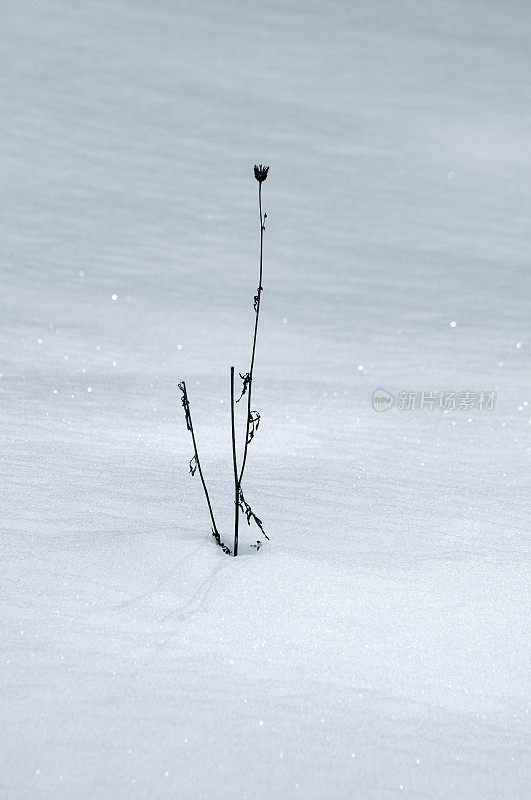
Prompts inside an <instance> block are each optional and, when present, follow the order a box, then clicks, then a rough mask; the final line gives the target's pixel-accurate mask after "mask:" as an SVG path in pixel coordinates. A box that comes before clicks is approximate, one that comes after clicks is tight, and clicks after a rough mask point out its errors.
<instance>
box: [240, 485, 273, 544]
mask: <svg viewBox="0 0 531 800" xmlns="http://www.w3.org/2000/svg"><path fill="white" fill-rule="evenodd" d="M238 502H239V505H240V508H241V510H242V511H243V513H244V514H245V516H246V517H247V524H248V525H250V524H251V520H254V522H255V523H256V525H258V527H259V528H260V530H261V531H262V533H263V535H264V536H265V538H266V539H267V541H269V536H268V535H267V533H266V532H265V530H264V528H263V526H262V520H261V519H260V518H259V517H257V516H256V514H255V513H254V511H253V510H252V508H251V506H250V505H249V503H248V502H247V500H246V499H245V497H244V496H243V492H242V490H241V488H240V490H239V494H238Z"/></svg>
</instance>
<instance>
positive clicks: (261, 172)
mask: <svg viewBox="0 0 531 800" xmlns="http://www.w3.org/2000/svg"><path fill="white" fill-rule="evenodd" d="M268 172H269V167H263V166H262V165H261V164H255V165H254V177H255V178H256V180H257V181H258V183H263V181H265V179H266V178H267V173H268Z"/></svg>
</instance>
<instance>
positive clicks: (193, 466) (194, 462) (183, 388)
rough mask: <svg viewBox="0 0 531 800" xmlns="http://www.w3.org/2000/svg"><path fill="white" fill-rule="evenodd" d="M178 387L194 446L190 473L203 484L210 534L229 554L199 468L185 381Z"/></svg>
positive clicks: (228, 553) (199, 463)
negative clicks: (210, 524)
mask: <svg viewBox="0 0 531 800" xmlns="http://www.w3.org/2000/svg"><path fill="white" fill-rule="evenodd" d="M179 389H180V390H181V392H182V397H181V404H182V407H183V409H184V419H185V421H186V427H187V429H188V430H189V431H190V433H191V435H192V444H193V447H194V455H193V456H192V458H191V460H190V472H191V473H192V475H195V472H196V470H197V471H198V472H199V477H200V478H201V483H202V484H203V491H204V492H205V498H206V501H207V505H208V511H209V513H210V520H211V522H212V536H213V537H214V539H215V540H216V542H217V543H218V544H219V546H220V547H221V549H222V550H223V552H224V553H227V555H230V550H229V548H228V547H227V546H226V545H225V544H223V542H222V541H221V536H220V535H219V531H218V529H217V526H216V520H215V519H214V512H213V511H212V503H211V502H210V497H209V495H208V489H207V486H206V483H205V478H204V475H203V470H202V469H201V462H200V461H199V453H198V452H197V443H196V441H195V433H194V426H193V424H192V414H191V412H190V401H189V400H188V393H187V391H186V383H185V382H184V381H181V383H180V384H179Z"/></svg>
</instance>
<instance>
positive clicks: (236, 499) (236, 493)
mask: <svg viewBox="0 0 531 800" xmlns="http://www.w3.org/2000/svg"><path fill="white" fill-rule="evenodd" d="M230 421H231V428H232V461H233V465H234V547H233V551H232V552H233V555H234V556H237V555H238V525H239V520H240V507H239V500H240V481H239V479H238V464H237V462H236V429H235V425H234V367H231V368H230Z"/></svg>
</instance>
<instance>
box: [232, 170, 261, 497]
mask: <svg viewBox="0 0 531 800" xmlns="http://www.w3.org/2000/svg"><path fill="white" fill-rule="evenodd" d="M258 210H259V212H260V277H259V280H258V291H257V293H256V302H255V310H256V317H255V321H254V336H253V350H252V354H251V367H250V369H249V385H248V389H247V423H246V428H245V445H244V449H243V458H242V466H241V469H240V477H239V479H238V484H239V485H240V486H241V482H242V478H243V473H244V470H245V464H246V462H247V450H248V447H249V429H250V426H251V394H252V388H253V369H254V357H255V353H256V337H257V333H258V318H259V316H260V300H261V298H262V288H263V287H262V268H263V254H264V218H263V216H262V183H261V182H259V183H258Z"/></svg>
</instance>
